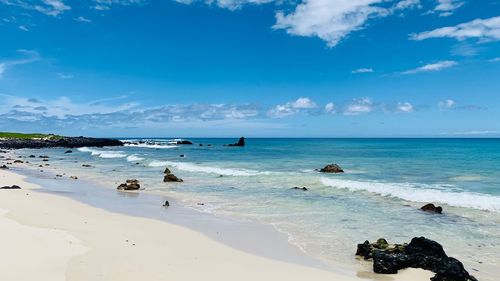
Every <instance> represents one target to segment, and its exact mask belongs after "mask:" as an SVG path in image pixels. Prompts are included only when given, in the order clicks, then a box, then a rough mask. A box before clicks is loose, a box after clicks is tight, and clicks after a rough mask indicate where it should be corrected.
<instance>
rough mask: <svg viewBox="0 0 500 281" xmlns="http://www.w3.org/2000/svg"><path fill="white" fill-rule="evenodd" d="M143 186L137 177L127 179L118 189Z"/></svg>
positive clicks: (132, 188)
mask: <svg viewBox="0 0 500 281" xmlns="http://www.w3.org/2000/svg"><path fill="white" fill-rule="evenodd" d="M140 188H141V185H140V184H139V181H138V180H136V179H130V180H126V181H125V183H122V184H120V185H119V186H118V187H117V189H118V190H138V189H140Z"/></svg>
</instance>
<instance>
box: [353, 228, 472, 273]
mask: <svg viewBox="0 0 500 281" xmlns="http://www.w3.org/2000/svg"><path fill="white" fill-rule="evenodd" d="M356 255H358V256H362V257H364V259H365V260H368V259H373V271H374V272H376V273H383V274H395V273H397V272H398V270H400V269H404V268H408V267H413V268H422V269H425V270H430V271H432V272H434V273H436V275H435V276H434V277H432V278H431V280H432V281H477V280H476V278H474V277H473V276H471V275H470V274H469V273H468V272H467V271H466V270H465V268H464V266H463V265H462V263H461V262H460V261H459V260H457V259H455V258H452V257H448V256H447V255H446V253H445V251H444V250H443V247H442V246H441V245H440V244H439V243H437V242H436V241H433V240H430V239H427V238H425V237H415V238H413V239H412V240H411V242H410V244H406V243H405V244H389V243H387V241H386V240H385V239H384V238H380V239H378V240H377V242H376V243H370V242H369V241H365V242H364V243H362V244H358V249H357V251H356Z"/></svg>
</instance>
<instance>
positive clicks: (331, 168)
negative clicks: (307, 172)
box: [319, 164, 344, 173]
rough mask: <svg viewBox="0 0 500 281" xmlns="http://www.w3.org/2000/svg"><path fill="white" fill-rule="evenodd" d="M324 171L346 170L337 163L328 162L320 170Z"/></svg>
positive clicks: (336, 171)
mask: <svg viewBox="0 0 500 281" xmlns="http://www.w3.org/2000/svg"><path fill="white" fill-rule="evenodd" d="M319 171H320V172H322V173H343V172H344V170H343V169H342V168H341V167H340V166H339V165H337V164H328V165H326V166H325V167H323V168H321V169H320V170H319Z"/></svg>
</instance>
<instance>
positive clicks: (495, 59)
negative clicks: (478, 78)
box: [488, 57, 500, 62]
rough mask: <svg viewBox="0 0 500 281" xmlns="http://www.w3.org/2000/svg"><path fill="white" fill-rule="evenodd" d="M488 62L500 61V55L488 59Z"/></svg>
mask: <svg viewBox="0 0 500 281" xmlns="http://www.w3.org/2000/svg"><path fill="white" fill-rule="evenodd" d="M488 61H489V62H500V57H498V58H492V59H490V60H488Z"/></svg>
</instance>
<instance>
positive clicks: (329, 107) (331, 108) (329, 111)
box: [325, 102, 335, 114]
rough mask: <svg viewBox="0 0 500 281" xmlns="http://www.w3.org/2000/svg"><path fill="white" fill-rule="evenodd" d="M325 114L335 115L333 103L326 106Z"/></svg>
mask: <svg viewBox="0 0 500 281" xmlns="http://www.w3.org/2000/svg"><path fill="white" fill-rule="evenodd" d="M325 113H330V114H333V113H335V104H334V103H333V102H329V103H327V104H325Z"/></svg>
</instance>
